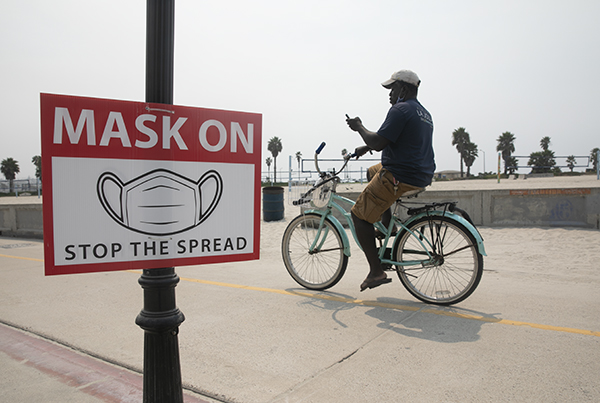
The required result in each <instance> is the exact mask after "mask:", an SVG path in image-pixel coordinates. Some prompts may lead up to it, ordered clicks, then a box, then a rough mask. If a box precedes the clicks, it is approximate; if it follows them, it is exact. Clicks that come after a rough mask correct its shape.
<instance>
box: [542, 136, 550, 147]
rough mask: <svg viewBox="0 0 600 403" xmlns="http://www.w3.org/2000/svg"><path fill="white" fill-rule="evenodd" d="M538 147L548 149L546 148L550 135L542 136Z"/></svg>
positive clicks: (548, 145) (548, 144)
mask: <svg viewBox="0 0 600 403" xmlns="http://www.w3.org/2000/svg"><path fill="white" fill-rule="evenodd" d="M540 147H542V150H544V151H548V148H549V147H550V137H548V136H546V137H542V139H541V140H540Z"/></svg>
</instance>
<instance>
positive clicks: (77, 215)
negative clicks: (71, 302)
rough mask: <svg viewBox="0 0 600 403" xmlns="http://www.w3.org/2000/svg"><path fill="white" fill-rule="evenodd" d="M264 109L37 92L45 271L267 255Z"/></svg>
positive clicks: (141, 266) (144, 266)
mask: <svg viewBox="0 0 600 403" xmlns="http://www.w3.org/2000/svg"><path fill="white" fill-rule="evenodd" d="M261 129H262V116H261V115H260V114H255V113H244V112H232V111H224V110H214V109H204V108H191V107H184V106H174V105H164V104H149V103H144V102H128V101H115V100H107V99H97V98H82V97H73V96H65V95H54V94H41V134H42V172H43V183H44V245H45V248H44V253H45V272H46V275H54V274H70V273H88V272H99V271H110V270H125V269H150V268H159V267H171V266H184V265H196V264H204V263H218V262H232V261H243V260H253V259H258V258H259V250H260V245H259V241H260V162H261V147H260V145H261Z"/></svg>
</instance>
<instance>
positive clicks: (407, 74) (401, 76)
mask: <svg viewBox="0 0 600 403" xmlns="http://www.w3.org/2000/svg"><path fill="white" fill-rule="evenodd" d="M396 81H402V82H405V83H408V84H412V85H414V86H415V87H418V86H419V84H421V80H419V76H417V74H416V73H415V72H414V71H410V70H400V71H397V72H395V73H394V74H392V77H391V78H390V79H389V80H386V81H384V82H382V83H381V85H383V86H384V87H385V88H391V86H392V84H394V82H396Z"/></svg>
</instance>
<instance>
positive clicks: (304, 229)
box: [281, 143, 486, 305]
mask: <svg viewBox="0 0 600 403" xmlns="http://www.w3.org/2000/svg"><path fill="white" fill-rule="evenodd" d="M324 146H325V143H322V144H321V146H320V147H319V149H317V151H316V153H315V166H316V169H317V172H319V176H320V178H319V180H318V181H317V183H315V184H314V186H312V187H311V188H310V189H309V190H308V191H307V192H305V193H303V194H301V195H300V197H299V198H298V200H294V202H293V204H294V205H297V206H302V213H301V214H300V215H299V216H298V217H296V218H294V219H293V220H292V221H291V222H290V224H289V225H288V226H287V228H286V230H285V232H284V234H283V240H282V245H281V252H282V255H283V261H284V264H285V267H286V269H287V271H288V272H289V274H290V275H291V276H292V278H293V279H294V280H295V281H296V282H297V283H298V284H300V285H301V286H303V287H305V288H308V289H311V290H326V289H328V288H331V287H333V286H334V285H336V284H337V283H338V282H339V281H340V280H341V278H342V277H343V275H344V273H345V272H346V268H347V266H348V259H349V257H350V242H349V239H348V235H347V234H346V231H345V230H344V227H343V226H342V224H341V223H340V220H338V218H336V216H335V215H334V213H333V212H334V211H337V212H338V213H339V214H338V215H340V216H341V219H343V220H345V221H346V223H347V226H348V227H349V229H350V232H351V233H352V235H353V237H354V240H355V241H356V243H357V244H358V245H359V247H360V243H359V242H358V240H357V238H356V232H355V228H354V224H353V222H352V218H351V216H350V212H349V209H347V208H344V207H343V206H342V205H341V204H340V203H343V204H345V205H350V206H352V205H354V201H353V200H350V199H348V198H346V197H343V196H340V195H338V194H337V193H336V186H337V184H338V183H339V182H340V178H339V176H338V175H339V173H340V172H342V171H343V170H344V168H345V167H346V165H347V164H348V161H349V160H350V159H351V158H354V157H355V155H354V154H350V155H348V156H346V157H345V158H344V164H343V166H342V168H341V169H340V170H339V171H337V172H335V171H333V172H322V171H321V170H320V169H319V164H318V156H319V153H320V152H321V150H322V149H323V147H324ZM420 192H421V191H417V192H414V193H413V194H404V195H402V197H401V198H400V199H398V200H397V201H396V203H395V205H394V206H393V209H392V212H393V214H392V220H391V222H390V225H389V226H388V227H385V226H384V225H383V224H382V223H381V222H377V223H375V228H376V229H377V230H378V231H376V232H378V233H379V258H380V260H381V263H382V265H383V266H384V267H385V268H386V270H388V271H395V272H396V273H397V274H398V277H399V279H400V282H401V283H402V284H403V285H404V287H405V288H406V290H407V291H408V292H409V293H410V294H412V295H413V296H414V297H415V298H417V299H419V300H421V301H423V302H426V303H430V304H436V305H452V304H456V303H458V302H461V301H464V300H465V299H466V298H467V297H469V296H470V295H471V294H472V293H473V291H475V289H476V288H477V286H478V285H479V281H480V280H481V276H482V273H483V256H485V255H486V253H485V248H484V245H483V238H482V237H481V234H480V233H479V231H478V230H477V228H476V227H475V225H474V224H473V222H472V220H471V219H470V217H469V215H468V214H467V213H466V212H465V211H463V210H461V209H460V208H458V207H456V204H457V203H456V202H442V203H414V202H412V203H409V202H407V201H405V200H404V199H409V198H412V197H416V196H417V194H418V193H420ZM402 211H403V212H404V215H405V216H406V217H405V218H404V219H401V218H400V213H401V212H402ZM396 228H397V232H396V231H394V229H396Z"/></svg>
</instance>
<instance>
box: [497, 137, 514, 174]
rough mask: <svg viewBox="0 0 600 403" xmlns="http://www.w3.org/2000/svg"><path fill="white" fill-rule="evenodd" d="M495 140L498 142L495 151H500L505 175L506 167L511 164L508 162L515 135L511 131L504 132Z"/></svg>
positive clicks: (512, 150) (512, 149)
mask: <svg viewBox="0 0 600 403" xmlns="http://www.w3.org/2000/svg"><path fill="white" fill-rule="evenodd" d="M496 141H497V142H498V145H497V146H496V151H500V152H501V153H502V159H503V160H504V174H505V175H506V173H507V171H508V167H509V166H513V165H511V164H510V161H511V154H512V153H514V152H515V143H514V142H515V135H514V134H512V133H511V132H504V133H502V135H501V136H500V137H498V139H497V140H496ZM511 171H512V169H511Z"/></svg>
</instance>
